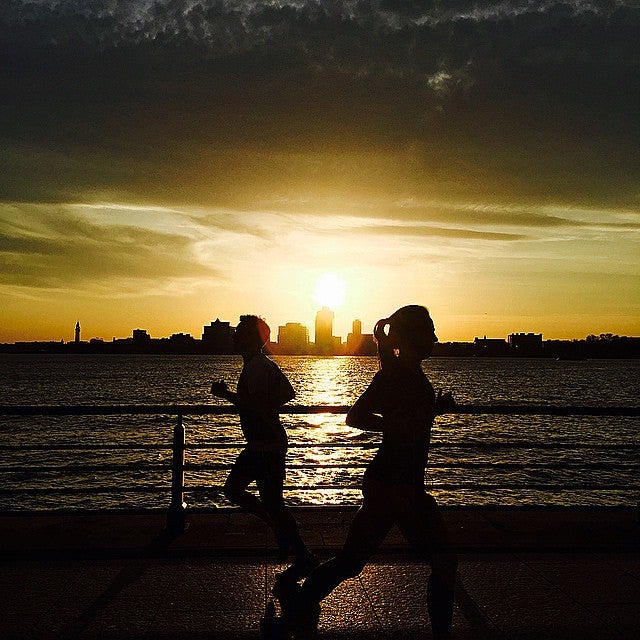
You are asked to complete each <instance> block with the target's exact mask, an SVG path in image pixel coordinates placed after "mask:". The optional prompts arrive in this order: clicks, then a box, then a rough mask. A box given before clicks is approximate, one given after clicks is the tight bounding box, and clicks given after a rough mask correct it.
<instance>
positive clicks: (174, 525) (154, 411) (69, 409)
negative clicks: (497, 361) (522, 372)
mask: <svg viewBox="0 0 640 640" xmlns="http://www.w3.org/2000/svg"><path fill="white" fill-rule="evenodd" d="M347 410H348V407H346V406H322V405H315V406H288V407H284V408H283V410H282V412H281V413H282V414H292V415H295V414H297V415H313V414H344V413H346V412H347ZM234 413H236V411H235V409H234V408H233V407H231V406H212V405H109V406H93V405H74V406H71V405H68V406H62V405H52V406H41V405H39V406H33V405H29V406H27V405H5V406H0V416H13V417H17V416H106V415H155V416H165V415H166V416H172V417H173V419H175V426H174V429H173V439H172V444H171V445H167V444H150V443H135V442H134V443H119V444H91V445H79V444H73V443H56V444H34V445H29V446H28V447H25V446H22V445H14V444H0V452H3V453H4V454H5V456H4V457H5V459H6V457H7V454H11V453H12V452H17V451H22V452H23V451H25V450H28V451H34V452H35V451H65V450H74V451H123V450H124V451H134V450H139V451H140V450H154V449H158V450H165V451H167V450H168V449H171V463H170V465H167V464H166V463H165V464H162V463H160V464H158V463H149V462H145V463H139V462H136V463H129V464H127V463H119V464H99V465H90V464H80V465H73V464H72V465H69V464H66V465H64V467H60V466H59V465H49V466H47V465H37V466H30V467H29V469H30V470H32V471H37V472H39V473H45V472H56V471H60V470H62V469H63V470H64V471H65V472H77V473H81V472H94V471H102V472H104V471H127V470H130V471H133V470H135V471H137V470H141V469H144V470H146V471H149V470H156V471H168V470H169V469H170V470H171V492H170V495H171V498H170V503H169V507H168V511H167V529H168V530H169V531H171V532H180V531H182V530H183V529H184V526H185V514H186V508H187V505H186V501H185V490H186V488H185V473H187V472H195V471H219V470H225V469H229V468H230V465H229V464H219V463H208V464H201V463H200V464H196V463H189V464H187V463H186V456H185V454H186V452H187V450H188V449H192V450H195V449H238V448H241V447H242V446H244V445H243V443H242V442H234V443H229V442H225V443H191V444H189V443H188V442H187V438H186V433H185V427H184V420H183V418H184V416H207V415H212V416H220V415H231V414H234ZM444 413H447V414H470V415H496V414H497V415H512V416H517V415H547V416H600V417H624V416H626V417H638V416H640V407H589V406H582V407H575V406H574V407H571V406H546V405H535V406H534V405H518V406H516V405H471V404H468V405H458V406H456V407H455V408H452V409H450V410H447V411H446V412H444ZM561 445H562V443H558V442H549V443H544V442H530V441H526V440H520V441H510V442H491V443H488V442H486V441H478V440H475V441H469V440H466V441H464V442H447V443H444V442H432V444H431V448H432V449H438V448H441V447H455V448H457V449H465V448H480V449H482V448H491V449H498V448H511V449H531V448H534V449H541V450H542V449H556V448H558V447H559V446H561ZM377 446H378V444H377V443H357V444H356V443H353V442H322V443H316V442H312V443H294V444H291V445H290V448H294V449H296V448H297V449H305V448H314V449H315V448H322V449H331V448H352V449H353V448H358V449H371V448H376V447H377ZM571 447H572V448H573V449H576V448H588V449H591V450H601V451H606V450H620V449H625V450H629V451H633V452H635V451H638V452H640V443H638V442H633V443H625V444H623V445H621V444H609V443H571ZM489 466H490V467H491V468H492V469H495V468H501V469H521V468H522V467H523V465H522V464H521V463H518V462H498V463H496V462H491V463H487V462H477V461H476V462H474V461H465V462H457V463H452V462H446V463H437V462H431V463H430V464H429V467H430V468H432V469H433V468H438V467H458V468H484V467H489ZM365 467H366V465H365V464H352V463H324V464H322V465H318V464H301V463H297V464H292V465H288V466H287V469H288V470H298V469H300V470H302V469H317V468H323V469H351V470H352V469H358V468H365ZM526 467H527V469H531V468H535V469H551V470H554V469H567V468H579V469H584V468H588V469H605V470H624V471H640V463H633V462H632V463H626V462H620V463H616V462H604V463H603V462H597V461H596V462H588V463H587V462H578V463H570V462H569V463H568V462H563V463H562V464H561V465H560V464H558V463H550V462H538V463H535V464H532V463H527V465H526ZM0 471H5V472H6V471H12V472H15V471H20V467H2V466H0ZM437 487H438V488H439V489H461V488H465V484H464V483H460V482H458V483H438V485H437ZM306 488H307V487H303V486H289V485H287V486H286V487H285V489H290V490H294V489H298V490H303V489H306ZM314 488H319V489H351V488H359V484H358V485H353V484H344V483H342V484H337V485H334V484H327V483H323V484H321V485H317V486H316V487H314ZM466 488H473V489H475V490H483V489H487V490H490V489H495V485H494V484H487V485H482V484H478V483H477V482H474V483H472V484H471V485H469V486H468V487H466ZM500 488H501V489H514V490H517V489H523V486H522V484H520V483H515V484H514V483H512V484H509V483H502V484H500ZM571 488H574V489H600V488H601V485H599V484H592V483H588V482H582V483H577V484H575V483H574V484H573V485H572V486H571ZM116 489H117V490H119V491H121V492H126V493H136V492H145V493H148V492H149V491H150V489H149V487H148V486H142V487H141V486H133V487H125V488H123V487H118V488H115V487H114V486H112V485H110V486H97V487H96V486H91V487H65V488H36V489H25V488H7V487H4V488H1V489H0V495H5V496H6V495H12V494H25V493H26V494H28V493H31V494H36V495H37V494H46V493H56V494H63V495H64V494H75V495H79V494H100V493H107V492H114V490H116ZM210 489H211V486H207V487H198V486H190V487H188V490H189V491H190V492H194V491H195V492H197V491H199V490H200V491H203V490H210ZM535 489H536V490H540V491H544V490H553V489H557V485H556V484H553V483H547V484H545V483H536V484H535ZM607 489H613V490H616V489H619V490H634V491H635V490H640V484H635V485H630V484H629V483H621V484H610V485H608V486H607Z"/></svg>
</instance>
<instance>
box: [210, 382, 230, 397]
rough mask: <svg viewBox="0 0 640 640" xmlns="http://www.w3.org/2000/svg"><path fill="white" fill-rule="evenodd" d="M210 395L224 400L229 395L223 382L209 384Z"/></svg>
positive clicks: (227, 388)
mask: <svg viewBox="0 0 640 640" xmlns="http://www.w3.org/2000/svg"><path fill="white" fill-rule="evenodd" d="M211 393H212V394H213V395H214V396H218V398H226V397H227V395H228V393H229V387H227V383H226V382H225V381H224V380H218V381H216V382H212V383H211Z"/></svg>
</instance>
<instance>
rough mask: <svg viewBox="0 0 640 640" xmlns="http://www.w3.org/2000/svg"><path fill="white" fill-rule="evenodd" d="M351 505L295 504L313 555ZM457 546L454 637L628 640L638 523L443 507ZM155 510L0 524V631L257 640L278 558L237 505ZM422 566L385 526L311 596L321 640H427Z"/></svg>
mask: <svg viewBox="0 0 640 640" xmlns="http://www.w3.org/2000/svg"><path fill="white" fill-rule="evenodd" d="M352 514H353V512H351V511H340V510H328V509H319V510H318V509H314V510H299V511H296V516H297V517H298V519H299V521H300V523H301V527H302V530H303V535H304V536H305V539H306V540H308V541H309V543H310V544H311V545H312V546H313V547H314V548H315V549H316V550H317V551H318V553H319V554H320V555H321V556H322V557H329V556H330V555H331V554H332V553H333V552H334V551H335V549H336V548H339V546H340V545H341V543H342V541H343V540H344V535H345V532H346V527H347V526H348V523H349V521H350V519H351V517H352ZM445 515H446V518H447V520H448V521H449V524H450V526H451V529H452V531H453V535H454V539H455V541H456V546H457V548H458V551H459V553H460V556H459V557H460V570H459V584H458V588H457V593H456V611H455V617H454V623H455V627H454V638H458V639H460V640H462V639H471V638H480V639H485V638H490V639H494V638H495V639H498V638H505V639H514V640H515V639H518V640H520V639H522V640H524V639H531V640H534V639H536V640H546V639H552V638H553V639H564V638H566V639H569V638H570V639H572V640H573V639H576V638H577V639H585V640H589V639H594V640H595V639H596V638H598V639H599V640H600V639H603V638H611V639H629V640H632V639H633V640H636V639H637V638H640V553H639V551H640V547H639V546H638V540H639V538H638V535H639V531H638V524H637V521H636V514H635V512H634V511H633V510H628V511H590V512H583V511H576V512H574V511H493V512H489V511H465V510H461V511H447V512H446V514H445ZM188 521H189V529H188V530H187V531H186V532H185V533H184V534H182V535H181V536H178V537H174V538H167V537H163V536H161V535H159V534H160V531H161V527H162V523H163V517H162V516H160V515H158V516H155V515H151V516H149V515H145V516H142V515H128V516H113V515H112V516H105V515H96V516H49V517H44V516H38V517H26V516H0V543H1V547H0V549H1V551H0V554H1V558H2V571H1V573H0V593H2V598H0V603H1V604H0V638H3V639H17V638H20V639H23V638H24V639H27V638H34V639H37V638H41V639H52V640H53V639H62V638H64V639H75V638H82V639H87V640H88V639H94V638H96V639H97V638H102V639H105V640H116V639H122V640H124V639H133V638H149V639H154V638H158V639H163V638H167V639H168V638H173V639H175V638H190V639H192V640H198V639H200V638H202V639H204V638H207V639H220V640H231V639H237V640H240V639H248V638H253V639H257V638H259V637H260V631H259V620H260V617H261V616H262V615H263V612H264V606H265V602H266V599H267V598H268V597H269V591H270V588H271V586H272V584H273V577H274V574H275V572H276V571H277V570H279V569H280V568H281V565H278V564H276V562H275V559H274V555H273V540H272V537H271V535H270V534H269V532H267V531H265V529H264V527H263V526H262V524H261V523H260V522H259V521H257V520H256V519H254V518H252V517H251V516H248V515H245V514H242V513H239V512H237V511H235V512H227V511H224V512H218V513H213V514H190V515H189V518H188ZM428 575H429V569H428V567H426V566H424V565H422V564H420V563H419V562H417V561H416V559H415V557H413V556H412V555H411V554H410V552H409V551H408V550H407V549H406V547H405V546H404V545H403V543H402V540H401V538H400V537H399V536H398V535H397V533H396V532H392V534H391V535H390V536H389V538H388V540H387V542H386V544H385V545H384V547H383V548H382V549H381V551H380V554H378V555H377V556H376V557H375V559H374V561H373V562H372V563H371V564H370V565H369V566H367V567H366V568H365V570H364V571H363V573H362V574H361V575H360V576H359V577H358V578H355V579H352V580H349V581H347V582H345V583H344V584H343V585H341V586H340V587H339V588H338V589H336V591H335V592H334V593H333V594H332V595H331V596H329V597H328V598H327V599H326V600H325V602H324V603H323V609H322V615H321V619H320V634H319V637H320V638H322V639H327V640H328V639H339V638H340V639H345V640H347V639H349V640H365V639H377V638H381V639H382V638H385V639H386V638H393V639H395V638H398V639H406V640H414V639H415V640H417V639H424V640H426V639H428V638H430V637H431V635H430V631H429V620H428V617H427V613H426V608H425V588H426V581H427V578H428Z"/></svg>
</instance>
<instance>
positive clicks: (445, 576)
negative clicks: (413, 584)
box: [397, 488, 458, 640]
mask: <svg viewBox="0 0 640 640" xmlns="http://www.w3.org/2000/svg"><path fill="white" fill-rule="evenodd" d="M404 506H405V508H404V509H403V510H402V513H401V515H399V517H398V521H397V523H398V526H399V528H400V530H401V531H402V534H403V535H404V536H405V538H406V539H407V541H408V542H409V543H410V544H411V545H412V546H413V547H414V548H415V549H416V550H417V551H418V552H419V553H420V554H421V555H422V556H423V557H424V558H425V560H426V561H427V562H429V564H430V565H431V575H430V577H429V583H428V585H427V609H428V612H429V618H430V620H431V627H432V629H433V637H434V640H441V639H442V640H445V639H448V638H450V637H451V624H452V619H453V604H454V585H455V576H456V570H457V566H458V561H457V558H456V555H455V554H454V553H453V551H452V550H451V541H450V538H449V533H448V531H447V527H446V524H445V522H444V518H443V517H442V513H441V511H440V509H439V508H438V503H437V502H436V500H435V498H434V497H433V496H431V495H430V494H428V493H426V492H425V491H423V490H422V489H419V488H416V489H415V491H413V490H411V491H409V492H407V495H406V503H405V505H404Z"/></svg>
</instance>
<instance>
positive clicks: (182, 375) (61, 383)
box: [0, 354, 640, 510]
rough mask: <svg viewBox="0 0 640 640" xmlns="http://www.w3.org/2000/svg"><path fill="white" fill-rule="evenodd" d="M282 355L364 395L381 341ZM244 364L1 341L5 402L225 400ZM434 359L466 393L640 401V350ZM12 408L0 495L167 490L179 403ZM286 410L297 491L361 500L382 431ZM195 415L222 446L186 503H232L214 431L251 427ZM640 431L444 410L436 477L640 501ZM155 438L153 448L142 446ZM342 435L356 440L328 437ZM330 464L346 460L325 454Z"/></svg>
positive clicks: (3, 505)
mask: <svg viewBox="0 0 640 640" xmlns="http://www.w3.org/2000/svg"><path fill="white" fill-rule="evenodd" d="M274 360H276V361H277V362H278V364H279V365H280V367H281V368H282V370H283V371H284V372H285V373H286V374H287V376H288V377H289V379H290V380H291V382H292V384H293V386H294V388H295V389H296V392H297V397H296V399H295V400H294V401H293V404H300V405H349V404H351V403H352V402H353V401H354V400H355V398H357V397H358V395H359V394H360V393H361V392H362V391H363V390H364V389H365V387H366V386H367V384H368V382H369V381H370V380H371V378H372V376H373V374H374V373H375V371H376V370H377V360H376V358H372V357H332V358H331V357H329V358H322V357H310V356H287V357H284V356H283V357H274ZM241 365H242V363H241V360H240V358H239V357H235V356H232V357H228V356H144V355H113V356H105V355H100V356H97V355H96V356H93V355H45V354H42V355H16V354H0V367H1V371H2V379H3V384H2V385H1V386H0V404H2V405H9V404H34V405H38V404H44V405H58V404H60V405H74V404H82V405H113V404H145V405H146V404H162V405H166V404H187V405H188V404H212V405H216V404H222V402H221V401H219V400H217V399H215V398H212V397H211V396H210V395H209V386H210V383H211V380H213V379H220V378H224V379H226V380H227V381H228V382H229V383H230V386H232V385H233V384H235V381H236V380H237V377H238V374H239V372H240V368H241ZM424 370H425V372H426V373H427V375H428V376H429V378H430V379H431V381H432V383H433V385H434V387H435V388H436V389H442V390H444V391H451V392H452V393H453V395H454V397H455V398H456V400H457V401H458V402H459V403H462V404H487V405H491V404H501V405H502V404H513V405H524V404H535V405H539V404H540V405H561V406H566V405H569V406H571V405H579V406H585V405H586V406H634V407H638V406H640V393H639V391H640V383H639V382H638V381H639V380H640V361H638V360H587V361H555V360H548V359H509V358H495V359H494V358H432V359H430V360H428V361H426V362H425V363H424ZM0 420H1V424H0V446H1V447H2V448H3V449H4V451H3V461H2V462H1V463H0V480H1V481H2V485H1V486H2V490H0V509H3V510H23V509H33V510H49V509H62V508H71V509H84V508H98V509H110V508H163V507H165V506H166V505H167V503H168V490H167V487H168V486H169V485H170V472H169V469H168V466H169V461H170V452H169V451H168V450H167V449H165V448H153V447H156V446H157V445H168V444H169V443H170V442H171V436H172V432H173V426H174V420H175V418H173V417H171V416H167V415H151V416H148V415H147V416H145V415H143V416H128V415H124V416H123V415H114V416H47V417H42V418H40V417H0ZM283 423H284V424H285V426H286V427H287V430H288V434H289V440H290V444H291V445H293V446H292V447H291V448H290V451H289V457H288V465H289V471H288V474H287V485H289V486H291V487H295V488H292V489H290V490H288V491H287V499H288V501H289V502H291V503H294V504H303V503H304V504H306V503H312V504H337V503H353V504H356V503H357V502H358V501H359V497H360V493H359V490H358V485H359V482H360V479H361V476H362V472H363V469H362V467H363V466H364V465H366V462H367V461H368V460H369V459H370V457H371V456H372V455H373V452H374V449H372V446H374V445H375V443H376V438H377V436H376V435H375V434H366V433H362V432H360V431H358V430H354V429H350V428H348V427H347V426H346V425H345V424H344V416H343V415H328V414H318V415H284V416H283ZM185 426H186V430H187V441H188V443H189V444H195V445H199V446H200V447H203V446H206V447H207V448H194V449H191V450H189V451H188V457H187V463H188V464H189V465H191V467H192V468H191V469H189V470H188V471H187V475H186V483H187V503H188V504H189V506H191V507H212V506H226V505H227V503H226V502H225V499H224V498H223V497H222V496H221V494H220V491H219V486H220V485H221V484H222V483H223V482H224V477H225V475H226V471H227V469H226V466H228V465H229V464H231V462H232V461H233V459H234V457H235V455H236V454H237V449H232V448H224V449H215V448H210V447H209V445H216V444H220V443H223V444H226V445H229V444H230V443H239V442H241V432H240V429H239V426H238V422H237V418H235V417H234V416H231V415H225V416H186V417H185ZM639 434H640V429H639V424H638V418H637V417H589V416H575V417H558V416H505V415H455V414H451V415H443V416H440V417H438V419H437V421H436V424H435V425H434V429H433V432H432V449H431V452H430V455H429V462H430V464H429V469H428V472H427V485H428V486H429V488H430V490H431V491H432V493H433V494H434V495H435V496H436V497H437V499H438V501H439V502H440V503H441V504H445V505H475V506H478V505H520V506H524V505H565V506H574V505H581V506H595V505H635V504H636V503H637V501H638V498H639V497H640V490H639V489H638V485H639V482H638V475H639V474H638V471H640V461H639V460H638V457H639V455H640V449H639V448H638V447H639V445H640V437H639ZM141 443H142V444H144V445H145V446H147V448H146V449H136V448H135V445H138V444H141ZM335 443H344V444H348V445H353V446H349V447H340V448H335V447H332V448H330V447H325V446H322V445H326V444H335ZM296 444H302V445H306V446H305V447H304V448H297V447H296V446H295V445H296ZM308 445H316V446H313V447H311V446H308ZM361 445H365V447H364V448H363V447H362V446H361ZM516 445H517V446H516ZM123 446H124V447H129V448H124V449H123V448H121V447H123ZM83 447H89V450H87V449H82V448H83ZM92 447H93V448H92ZM115 447H120V448H115ZM328 464H330V465H333V467H335V466H337V467H338V468H333V467H332V468H326V467H325V468H322V467H318V465H328ZM122 465H124V466H125V468H122ZM201 465H216V466H217V467H220V468H215V469H202V468H201ZM87 467H88V468H87ZM309 467H314V468H309ZM327 486H329V487H336V486H339V487H340V488H325V487H327ZM96 488H98V489H100V491H99V492H97V493H93V492H92V491H93V489H96ZM128 488H132V489H131V490H127V489H128ZM51 490H54V491H51ZM76 490H78V491H76Z"/></svg>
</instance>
